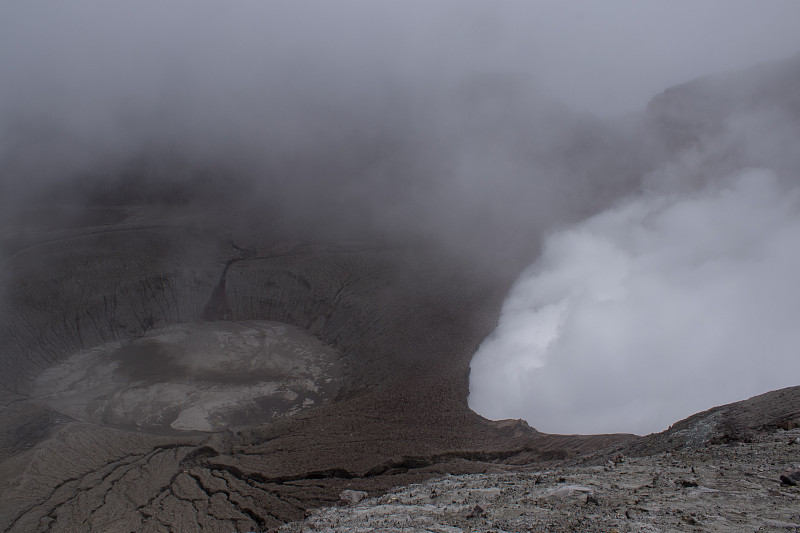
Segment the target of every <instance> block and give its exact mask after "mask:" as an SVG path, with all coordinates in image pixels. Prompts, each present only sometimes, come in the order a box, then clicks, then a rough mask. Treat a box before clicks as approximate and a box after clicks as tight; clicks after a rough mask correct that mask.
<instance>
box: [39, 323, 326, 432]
mask: <svg viewBox="0 0 800 533" xmlns="http://www.w3.org/2000/svg"><path fill="white" fill-rule="evenodd" d="M340 378H341V365H340V363H339V354H338V353H337V352H336V351H335V350H334V349H333V348H332V347H330V346H328V345H326V344H324V343H323V342H321V341H320V340H319V339H317V338H316V337H314V336H313V335H311V334H310V333H308V332H307V331H305V330H303V329H301V328H297V327H294V326H290V325H287V324H282V323H279V322H267V321H246V322H205V323H193V324H179V325H174V326H169V327H165V328H160V329H156V330H152V331H150V332H148V333H147V334H145V335H144V336H142V337H138V338H135V339H128V340H124V341H114V342H108V343H105V344H102V345H100V346H96V347H94V348H91V349H87V350H82V351H80V352H78V353H75V354H73V355H72V356H70V357H68V358H67V359H66V360H64V361H62V362H61V363H59V364H57V365H55V366H52V367H50V368H48V369H47V370H46V371H44V372H43V373H42V374H41V375H40V376H39V377H38V378H37V380H36V383H35V389H34V396H35V397H36V399H37V400H39V401H41V402H43V403H46V404H47V405H49V406H50V407H52V408H53V409H55V410H57V411H59V412H62V413H64V414H66V415H69V416H71V417H73V418H76V419H78V420H83V421H88V422H95V423H101V424H108V425H113V426H123V427H133V428H137V429H141V430H150V431H158V432H162V431H169V432H172V431H181V432H183V431H218V430H221V429H225V428H235V427H238V426H245V425H251V424H259V423H264V422H269V421H271V420H273V419H275V418H278V417H283V416H289V415H291V414H294V413H296V412H298V411H300V410H301V409H308V408H312V407H315V406H317V405H320V404H322V403H324V402H327V401H330V400H331V399H332V398H333V396H334V395H335V394H336V392H337V390H338V388H339V385H340V383H341V379H340Z"/></svg>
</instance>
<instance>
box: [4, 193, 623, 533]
mask: <svg viewBox="0 0 800 533" xmlns="http://www.w3.org/2000/svg"><path fill="white" fill-rule="evenodd" d="M105 214H107V215H109V214H110V215H113V217H111V218H113V220H101V221H100V222H101V223H102V222H107V223H106V224H104V225H101V224H97V223H96V221H94V220H92V221H91V222H92V224H90V225H81V226H79V227H69V225H68V224H66V222H65V223H63V224H57V225H56V229H53V228H45V229H37V228H31V227H29V226H23V227H19V226H18V227H17V228H15V231H13V232H10V233H13V235H14V236H15V237H16V238H15V240H13V241H7V249H8V253H7V255H8V258H7V264H8V265H9V268H10V272H11V274H10V276H9V279H10V283H8V285H7V296H8V298H7V300H8V302H9V306H8V308H7V310H6V313H5V315H4V317H5V319H4V321H3V326H2V333H1V334H2V341H3V345H4V347H5V352H4V353H5V358H6V365H7V368H8V371H7V372H6V373H4V374H3V385H4V390H5V393H4V395H3V396H4V404H5V408H4V410H3V413H2V415H1V416H2V424H1V426H2V429H3V431H2V438H1V440H0V453H1V454H2V457H3V458H4V459H5V461H4V463H3V464H2V467H0V468H2V473H3V477H4V479H5V480H6V483H5V485H4V490H3V494H2V501H3V504H2V513H0V519H1V520H2V522H1V523H2V527H3V528H4V529H8V530H11V531H29V530H39V529H55V530H66V531H70V530H83V529H86V528H89V529H92V530H105V531H116V530H138V529H145V530H148V529H149V530H154V531H159V530H166V529H168V528H173V529H174V530H182V528H189V529H191V528H190V526H188V525H186V524H196V526H197V527H201V528H203V529H204V530H210V531H217V530H219V531H230V530H242V529H257V528H265V527H271V526H276V525H279V524H280V523H283V522H285V521H290V520H296V519H298V518H302V517H303V513H304V510H305V509H306V508H308V507H313V506H317V505H321V504H325V503H327V502H333V501H335V500H336V498H337V495H338V491H339V490H340V488H341V487H342V486H343V485H345V484H347V483H349V482H350V480H351V479H354V478H363V479H364V480H365V483H366V484H367V485H369V486H370V487H372V488H373V489H386V488H389V487H391V486H393V485H396V484H398V483H406V482H409V481H413V480H417V479H422V478H425V477H429V476H431V475H434V474H436V473H437V472H441V471H447V470H451V469H455V470H456V471H467V472H470V471H476V470H478V471H479V470H481V469H482V468H484V467H483V465H482V463H481V462H480V461H481V460H486V459H494V458H509V457H513V456H515V455H519V454H525V456H526V457H528V456H531V455H533V456H538V455H543V456H548V454H556V455H571V454H577V453H579V452H582V451H589V450H595V449H597V448H598V447H599V446H604V445H606V444H608V443H610V442H616V441H620V440H625V439H627V438H629V437H626V436H618V437H613V436H609V437H606V436H597V437H574V436H565V437H550V436H545V435H540V434H539V433H537V432H536V431H534V430H532V429H530V428H528V427H527V426H526V425H524V424H516V425H511V426H504V425H503V424H497V423H491V422H488V421H485V420H483V419H481V418H480V417H478V416H476V415H475V414H474V413H471V412H470V411H469V410H468V408H467V407H466V402H465V401H464V398H465V397H466V395H467V372H468V365H469V359H470V356H471V354H472V353H473V352H474V350H475V348H476V347H477V345H478V343H479V342H480V341H481V340H482V338H483V337H484V336H485V335H486V334H487V333H488V332H489V331H490V329H491V328H492V326H493V324H494V320H495V315H496V312H497V307H498V306H499V303H500V301H501V299H502V297H503V294H504V293H505V289H506V284H507V283H508V282H509V280H508V279H505V280H504V279H502V277H498V278H492V277H488V278H487V277H485V276H480V275H479V274H480V273H479V272H477V271H476V272H470V271H469V269H464V268H461V269H458V268H454V267H453V265H455V262H453V261H451V260H450V259H449V258H448V257H447V256H446V254H444V253H440V252H436V251H431V250H425V249H415V250H407V249H404V248H403V247H400V246H395V247H376V246H369V245H362V244H346V243H345V244H335V243H334V244H331V243H318V244H314V243H309V244H300V245H297V244H286V243H285V242H284V241H281V240H277V239H276V240H274V241H270V240H269V238H268V237H263V236H262V237H261V239H260V240H256V241H254V240H247V239H246V238H244V239H240V238H239V237H238V236H237V233H236V231H237V228H236V227H230V226H229V227H224V228H223V229H222V230H220V229H219V227H218V226H216V227H204V226H202V225H199V223H197V222H196V221H191V222H186V220H185V219H181V217H180V216H177V214H176V213H175V212H171V213H168V214H167V215H166V216H165V215H162V214H158V213H156V214H153V213H150V212H148V210H147V209H146V208H136V207H130V208H126V209H121V210H119V211H106V212H105ZM24 223H25V220H24V219H23V220H22V221H21V222H19V224H24ZM23 230H24V231H23ZM20 236H22V237H24V239H23V238H21V237H20ZM215 320H225V321H231V320H233V321H237V322H240V321H246V320H251V321H252V320H269V321H276V322H281V323H285V324H290V325H293V326H297V327H300V328H303V329H306V330H307V331H308V332H310V333H311V334H313V335H315V336H316V337H317V338H318V339H319V340H320V341H322V342H323V343H325V344H327V345H329V346H330V347H332V348H333V349H334V350H335V352H336V353H338V354H339V355H338V357H339V364H340V365H341V367H342V370H341V376H342V377H341V380H342V382H341V386H340V388H339V392H338V394H337V396H336V398H335V399H334V400H333V401H332V402H329V403H327V404H324V405H320V406H314V407H313V408H308V409H306V410H301V411H300V412H298V413H296V414H294V416H291V417H287V418H285V419H281V418H278V420H277V421H276V422H275V423H273V424H270V425H266V426H252V425H251V426H234V427H231V428H230V429H229V430H227V431H223V432H217V433H211V434H202V433H197V432H192V431H189V432H180V431H179V432H172V433H171V434H163V433H162V434H159V432H157V431H156V432H153V427H152V425H150V426H149V427H148V425H147V424H145V425H144V427H143V429H146V430H147V431H137V430H135V428H131V427H119V428H118V427H116V426H115V425H114V423H113V422H114V420H106V422H107V423H105V424H103V423H100V424H98V423H91V422H97V420H95V419H92V420H89V421H81V420H76V419H74V418H72V417H70V416H68V415H67V414H66V413H65V412H62V411H65V410H61V411H59V409H58V408H57V407H58V406H57V405H55V406H54V405H53V404H52V402H51V403H47V402H40V401H36V400H35V399H30V396H29V395H30V394H31V393H32V392H33V391H34V380H35V378H36V377H37V376H39V375H40V374H41V372H42V371H43V370H45V369H47V368H50V367H52V366H53V365H55V364H57V363H62V362H64V361H67V360H69V358H70V357H71V356H72V355H73V354H75V353H76V352H78V351H79V350H81V349H84V348H90V347H92V346H96V345H98V344H101V343H109V342H110V343H119V342H121V343H122V346H125V345H128V344H130V345H131V346H135V343H137V342H141V341H139V340H137V339H146V338H147V336H148V335H151V332H158V331H161V329H160V328H164V327H165V326H170V325H173V324H182V323H195V322H206V323H209V321H212V322H213V321H215ZM126 339H129V340H126ZM132 353H136V352H135V351H134V352H132ZM165 359H166V358H165ZM150 363H151V364H152V365H153V366H154V368H153V369H151V370H149V371H148V375H157V374H159V372H162V373H163V374H165V375H169V374H170V373H171V372H172V370H171V367H170V366H169V365H166V364H165V362H164V361H159V360H152V361H151V362H150ZM159 365H163V366H162V367H160V366H159ZM159 368H162V370H161V371H159V370H158V369H159ZM114 379H118V376H117V378H114ZM115 383H116V386H118V387H131V388H133V389H137V388H141V387H142V386H143V385H142V383H141V382H140V381H136V379H132V380H131V381H130V382H118V381H117V382H115ZM164 383H165V386H167V385H168V384H169V383H171V382H170V381H169V380H165V381H164ZM66 411H68V410H66ZM278 415H279V413H278ZM98 416H100V420H99V421H100V422H102V421H103V419H102V416H101V415H98ZM169 422H170V420H167V421H166V424H167V425H169ZM173 427H174V426H173ZM132 429H134V430H133V431H132ZM187 487H188V488H187ZM186 490H190V491H193V492H191V495H190V496H187V493H186V492H185V491H186ZM198 491H199V492H198ZM179 524H184V525H179Z"/></svg>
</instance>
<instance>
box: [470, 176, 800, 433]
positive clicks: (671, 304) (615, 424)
mask: <svg viewBox="0 0 800 533" xmlns="http://www.w3.org/2000/svg"><path fill="white" fill-rule="evenodd" d="M798 244H800V188H798V187H787V186H785V185H784V184H782V183H780V182H779V180H778V178H777V177H776V176H775V175H774V174H773V173H772V172H771V171H767V170H761V169H754V170H747V171H744V172H741V173H739V174H737V175H734V176H731V177H729V178H728V179H726V180H723V181H722V182H721V183H720V182H717V183H716V184H715V185H713V186H706V187H705V188H704V189H703V190H702V191H700V192H699V193H695V194H692V195H687V194H682V195H671V196H667V195H655V194H650V195H644V196H641V197H639V198H637V199H635V200H632V201H629V202H628V203H625V204H624V205H621V206H618V207H617V208H615V209H611V210H608V211H605V212H603V213H601V214H599V215H597V216H594V217H592V218H590V219H588V220H585V221H584V222H582V223H580V224H578V225H576V226H574V227H572V228H569V229H567V230H564V231H560V232H557V233H555V234H553V235H551V236H550V237H549V238H548V239H547V241H546V243H545V245H544V248H543V252H542V254H541V256H540V258H539V259H538V260H537V262H536V263H535V264H533V265H532V266H531V267H529V268H528V270H527V271H526V272H525V273H524V274H523V275H522V276H521V277H520V279H519V280H518V282H517V284H516V286H515V287H514V288H513V289H512V291H511V294H510V295H509V297H508V299H507V300H506V302H505V305H504V307H503V311H502V314H501V317H500V321H499V325H498V327H497V329H496V331H495V332H494V333H493V334H492V335H491V336H490V337H489V338H488V339H487V340H486V341H484V343H483V344H482V345H481V347H480V349H479V351H478V353H477V354H476V355H475V357H474V359H473V361H472V372H471V383H470V391H471V394H470V398H469V402H470V406H471V407H472V408H473V409H475V410H476V411H477V412H478V413H480V414H482V415H484V416H487V417H490V418H509V417H513V418H524V419H526V420H528V421H529V422H530V423H531V425H533V426H535V427H536V428H537V429H539V430H541V431H545V432H557V433H565V432H567V433H572V432H580V433H594V432H634V433H639V434H643V433H647V432H652V431H659V430H662V429H665V428H666V427H667V426H668V425H669V424H671V423H673V422H675V421H677V420H679V419H682V418H685V417H686V416H689V415H691V414H693V413H695V412H698V411H702V410H704V409H708V408H710V407H712V406H714V405H719V404H724V403H729V402H732V401H737V400H741V399H745V398H747V397H749V396H752V395H755V394H759V393H763V392H766V391H768V390H772V389H776V388H780V387H784V386H790V385H797V376H800V357H797V350H798V346H800V327H798V318H799V317H800V284H798V283H797V273H798V272H800V246H798Z"/></svg>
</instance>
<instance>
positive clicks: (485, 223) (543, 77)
mask: <svg viewBox="0 0 800 533" xmlns="http://www.w3.org/2000/svg"><path fill="white" fill-rule="evenodd" d="M798 20H800V4H798V3H797V2H793V1H788V0H787V1H758V2H756V1H743V0H737V1H732V0H725V1H722V0H718V1H706V2H702V3H697V2H691V3H690V2H682V1H681V2H674V1H672V2H667V1H662V2H639V1H633V0H630V1H614V2H603V3H599V2H591V1H583V2H556V1H548V2H492V3H488V2H474V1H469V2H464V1H458V2H456V1H448V2H403V3H399V2H398V3H388V2H387V3H383V2H381V3H376V2H352V1H347V2H336V3H329V2H315V3H298V2H264V3H256V2H252V3H237V4H234V5H225V6H222V5H221V4H216V3H211V2H188V1H187V2H169V3H164V2H136V3H108V2H105V3H103V2H72V3H69V4H66V3H64V4H48V5H45V4H37V3H31V2H4V3H3V5H2V6H0V72H1V73H2V83H0V189H1V190H0V192H1V193H2V198H3V200H1V201H0V206H1V207H2V209H3V213H2V214H3V217H5V218H7V219H8V218H11V217H12V216H13V215H15V214H16V213H19V212H23V211H27V210H30V209H32V208H33V207H34V206H36V205H39V204H42V203H54V202H55V203H64V204H82V203H84V202H96V201H99V200H98V198H99V199H102V201H108V202H114V201H118V202H122V201H129V202H147V201H153V200H154V198H155V199H157V200H158V201H162V200H163V199H164V197H165V196H169V194H172V193H169V194H168V192H169V191H172V190H173V189H172V187H173V186H174V187H176V188H177V189H179V190H180V194H179V196H180V197H181V198H182V199H183V196H185V195H187V194H188V195H189V196H190V197H191V198H190V199H194V198H195V196H196V197H197V198H199V199H200V200H201V201H203V202H210V203H215V202H223V200H224V201H227V202H230V203H229V204H226V205H230V206H233V207H231V208H230V210H229V211H230V212H232V213H237V214H238V213H248V216H250V215H251V214H252V213H258V214H261V215H263V216H265V217H267V218H269V219H270V222H269V226H270V227H274V226H276V225H277V226H280V227H282V228H291V229H292V231H297V232H299V233H305V234H313V235H317V234H325V235H326V236H328V237H330V238H336V239H349V240H358V239H371V240H385V241H387V242H392V243H396V242H409V241H410V242H415V243H419V242H425V243H427V244H430V245H432V246H436V247H441V248H446V249H448V250H452V251H453V252H454V253H455V254H456V256H457V257H459V258H460V260H462V261H470V262H473V263H475V264H479V265H481V267H482V268H484V269H485V271H486V275H487V276H493V275H497V276H507V275H512V277H513V276H516V275H517V274H518V273H519V272H520V271H523V270H525V267H526V265H528V264H530V263H533V266H531V267H530V268H528V269H527V270H525V272H524V273H523V276H522V278H520V279H519V281H518V282H517V284H516V285H515V288H514V289H513V290H512V293H511V295H510V297H509V300H508V301H507V303H506V306H505V308H504V310H503V314H502V316H501V317H500V322H499V326H498V331H497V332H496V333H495V334H494V335H493V336H492V337H490V338H489V339H487V341H486V343H484V345H483V347H482V348H481V351H479V353H478V355H477V356H476V359H475V361H474V362H473V370H472V376H471V379H472V391H473V394H472V397H471V399H470V402H471V406H472V407H473V408H475V409H476V410H477V411H478V412H479V413H481V414H484V415H487V416H491V417H493V418H506V417H519V418H526V419H527V420H528V421H529V422H530V424H531V425H532V426H535V427H537V428H538V429H540V430H543V431H566V432H583V433H588V432H595V431H597V432H606V431H632V432H640V433H642V432H647V431H653V430H657V429H663V428H664V427H666V425H667V424H669V423H671V422H673V421H675V419H676V417H680V416H685V415H689V414H691V413H692V412H695V411H697V410H700V409H703V408H707V407H711V406H712V405H713V404H719V403H723V402H727V401H733V400H736V399H742V398H744V397H747V396H748V395H752V394H756V393H758V392H764V391H766V390H769V389H770V388H775V387H778V386H784V385H788V384H796V383H794V382H791V379H790V377H791V376H796V375H798V373H797V370H800V369H798V368H797V367H796V365H794V364H793V363H791V358H792V355H791V349H790V347H791V346H796V345H797V343H798V341H800V338H797V337H798V336H797V335H795V334H793V333H792V332H791V328H792V324H793V323H794V322H796V318H797V315H798V312H799V310H798V309H797V306H796V304H795V303H794V302H797V301H800V299H798V296H800V295H799V294H796V291H795V290H794V289H793V288H792V287H793V286H795V284H794V283H793V282H792V275H793V274H792V273H793V272H796V271H797V267H798V266H800V265H798V264H797V263H798V261H797V259H798V258H797V257H796V254H794V253H792V252H791V248H792V246H791V243H792V242H797V238H798V237H800V235H798V234H797V233H798V232H800V230H798V229H797V228H800V224H798V220H800V218H798V217H799V215H798V206H797V202H796V198H797V194H798V191H797V189H796V187H795V186H794V184H793V182H792V181H791V177H792V176H795V177H796V171H797V168H798V166H797V163H798V162H797V156H795V155H794V154H793V152H792V151H791V149H790V148H787V147H791V146H796V143H795V141H796V140H797V138H798V137H797V127H796V126H797V124H796V123H795V122H791V121H787V120H785V117H783V116H777V117H776V116H771V115H769V114H768V113H765V112H761V110H759V112H758V113H754V114H748V115H746V116H745V115H743V116H737V117H733V118H734V119H735V120H734V119H732V120H731V121H728V122H725V127H724V128H723V129H724V131H723V132H722V133H720V134H719V135H717V136H715V137H714V138H713V139H712V140H711V141H709V142H708V143H706V144H704V145H702V146H699V147H698V146H694V147H692V148H691V149H689V150H683V151H681V150H674V147H672V146H670V145H669V142H668V141H665V140H664V139H662V138H658V137H657V136H651V131H650V130H648V129H647V127H648V126H647V125H646V124H644V123H645V122H646V120H645V119H644V118H643V115H642V113H643V111H644V109H645V107H646V106H647V104H648V102H649V101H650V100H651V98H653V97H654V96H656V95H658V94H659V93H661V92H662V91H664V90H665V89H666V88H668V87H670V86H674V85H677V84H681V83H684V82H688V81H689V80H692V79H694V78H697V77H700V76H705V75H709V74H715V73H722V72H727V71H730V70H732V69H741V68H745V67H749V66H750V65H753V64H757V63H760V62H767V61H777V60H782V59H785V58H789V57H791V56H793V55H795V54H797V53H798V52H800V32H798V31H797V21H798ZM731 147H736V149H732V148H731ZM741 147H744V148H745V150H744V151H741V150H738V148H741ZM676 152H677V153H678V155H675V153H676ZM729 152H734V153H735V154H736V155H735V157H728V155H726V154H729ZM697 176H703V179H698V178H697ZM130 183H133V185H129V184H130ZM126 184H128V185H126ZM209 184H210V185H209ZM120 190H122V191H124V193H119V192H118V191H120ZM187 190H188V191H191V192H190V193H187V192H186V191H187ZM165 191H167V192H165ZM721 191H722V192H721ZM115 194H124V195H125V197H124V198H115V196H114V195H115ZM192 195H195V196H192ZM167 204H169V202H167ZM740 212H743V213H749V215H750V216H749V217H748V219H747V220H750V218H751V217H752V218H753V219H754V220H755V221H756V222H757V223H756V224H755V225H750V224H749V223H747V220H739V219H737V218H736V217H735V216H734V217H732V216H731V213H740ZM687 213H688V214H687ZM684 215H686V216H684ZM261 223H264V222H263V220H262V221H261ZM737 224H742V226H739V225H737ZM260 227H261V226H257V225H254V231H257V230H258V229H259V228H260ZM731 234H735V235H736V238H734V239H731V238H729V237H731ZM684 236H686V238H684ZM540 252H541V253H540ZM698 262H699V263H701V264H704V265H705V264H713V265H716V268H717V269H718V270H716V271H714V272H713V275H712V274H708V273H707V271H706V270H704V268H706V267H702V268H701V267H696V264H697V263H698ZM589 267H591V268H589ZM697 268H699V270H697ZM706 274H708V275H709V276H710V278H709V279H706V278H703V276H704V275H706ZM697 276H700V277H699V278H698V277H697ZM764 283H766V284H767V285H766V286H765V285H764ZM693 284H696V286H695V285H693ZM575 287H583V288H585V291H584V292H582V293H581V294H580V295H579V296H574V291H575V290H576V289H575ZM695 289H696V290H695ZM607 291H610V292H611V294H610V295H609V294H607ZM622 294H624V296H621V295H622ZM754 295H758V297H757V298H754ZM607 301H611V302H613V305H612V307H613V312H611V313H609V312H608V309H607V308H605V307H603V305H605V304H603V303H604V302H607ZM754 301H755V302H758V303H759V304H760V305H759V306H758V308H756V306H755V305H754V304H753V302H754ZM598 302H600V303H598ZM601 304H603V305H601ZM765 307H769V308H770V309H773V312H771V313H770V315H769V316H770V318H769V319H766V318H765V315H764V314H763V313H761V312H759V311H758V309H764V308H765ZM721 309H722V311H720V310H721ZM548 310H552V311H553V313H552V316H550V315H548V313H549V311H548ZM648 317H649V318H648ZM690 317H694V319H690ZM640 322H641V323H640ZM698 322H703V323H704V324H706V326H707V327H705V328H703V329H704V330H705V331H708V332H711V333H714V332H716V334H715V335H711V333H709V335H710V336H706V337H703V338H700V339H699V340H698V341H697V342H694V340H692V339H696V338H697V335H696V332H697V330H698V327H697V324H698ZM655 323H657V324H658V325H659V326H658V327H655V326H654V324H655ZM731 332H738V333H741V334H742V335H744V336H743V337H742V336H736V335H731V334H730V333H731ZM506 335H510V336H511V337H506ZM518 335H522V336H523V337H524V338H525V339H526V341H525V342H527V343H528V344H527V345H524V346H522V348H519V346H511V347H510V348H509V342H507V339H508V338H514V336H518ZM531 339H532V340H531ZM765 339H769V340H768V341H766V340H765ZM723 340H724V342H723ZM756 340H758V342H756ZM510 344H512V345H513V344H514V343H510ZM523 344H524V343H523ZM551 348H553V351H552V352H548V351H547V350H550V349H551ZM755 352H759V356H758V357H759V358H758V359H755V357H756V356H755V355H754V353H755ZM643 354H646V355H643ZM763 354H769V355H768V357H766V356H765V357H762V356H763ZM764 361H767V362H768V364H767V365H765V364H764ZM733 367H735V368H737V369H740V371H737V372H731V373H723V374H720V371H719V370H720V368H727V369H730V368H733ZM757 368H761V369H762V370H763V369H764V368H767V369H768V371H762V372H756V371H755V369H757ZM520 369H523V370H524V372H522V373H521V372H520ZM687 374H689V375H691V380H689V381H687V380H686V376H687ZM515 380H516V381H515ZM687 383H688V384H689V385H690V386H686V385H687ZM676 390H680V394H679V395H677V396H676V392H675V391H676ZM676 398H678V399H676Z"/></svg>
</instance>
